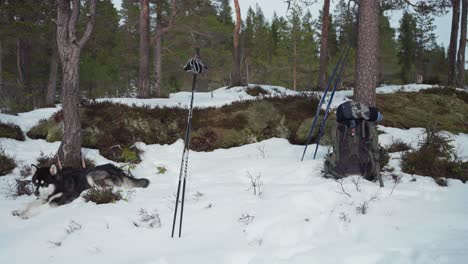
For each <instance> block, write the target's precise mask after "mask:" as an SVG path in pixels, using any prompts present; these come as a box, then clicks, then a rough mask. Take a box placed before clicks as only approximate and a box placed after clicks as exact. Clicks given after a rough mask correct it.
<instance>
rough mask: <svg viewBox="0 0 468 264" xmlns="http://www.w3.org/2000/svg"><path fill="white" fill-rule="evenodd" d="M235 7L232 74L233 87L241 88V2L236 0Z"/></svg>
mask: <svg viewBox="0 0 468 264" xmlns="http://www.w3.org/2000/svg"><path fill="white" fill-rule="evenodd" d="M234 7H235V10H236V24H235V26H234V33H233V38H234V71H233V72H232V79H231V86H241V85H242V76H241V49H240V45H239V34H240V28H241V23H242V20H241V13H240V6H239V1H238V0H234Z"/></svg>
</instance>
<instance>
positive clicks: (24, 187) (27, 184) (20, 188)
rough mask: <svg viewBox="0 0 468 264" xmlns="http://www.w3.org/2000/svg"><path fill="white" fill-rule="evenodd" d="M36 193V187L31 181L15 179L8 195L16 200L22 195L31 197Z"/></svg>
mask: <svg viewBox="0 0 468 264" xmlns="http://www.w3.org/2000/svg"><path fill="white" fill-rule="evenodd" d="M33 193H34V185H33V184H32V181H31V180H21V179H15V182H14V183H13V184H10V185H9V193H8V195H9V196H11V197H12V198H16V197H18V196H22V195H31V194H33Z"/></svg>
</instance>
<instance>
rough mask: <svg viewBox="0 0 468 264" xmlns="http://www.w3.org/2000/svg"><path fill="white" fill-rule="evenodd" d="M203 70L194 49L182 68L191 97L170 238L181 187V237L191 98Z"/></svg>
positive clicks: (191, 113) (190, 126) (191, 111)
mask: <svg viewBox="0 0 468 264" xmlns="http://www.w3.org/2000/svg"><path fill="white" fill-rule="evenodd" d="M204 69H207V67H206V66H205V64H203V62H201V60H200V49H199V48H196V49H195V55H194V57H193V58H192V59H190V60H189V61H188V62H187V64H186V65H185V66H184V70H185V71H186V72H191V73H192V74H193V80H192V97H191V99H190V107H189V112H188V115H187V129H186V130H185V141H184V151H183V152H182V160H181V164H180V172H179V183H178V185H177V195H176V202H175V210H174V219H173V221H172V233H171V237H174V232H175V226H176V219H177V212H178V207H179V198H180V192H181V187H182V199H181V202H180V219H179V237H181V235H182V220H183V216H184V202H185V185H186V183H187V172H188V161H189V152H190V134H191V131H192V116H193V98H194V95H195V84H196V82H197V75H198V74H200V73H202V72H203V70H204Z"/></svg>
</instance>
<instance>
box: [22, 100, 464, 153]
mask: <svg viewBox="0 0 468 264" xmlns="http://www.w3.org/2000/svg"><path fill="white" fill-rule="evenodd" d="M460 97H461V95H458V94H456V95H455V96H454V95H453V94H446V92H445V91H444V92H443V93H442V92H440V91H436V92H433V93H396V94H386V95H378V96H377V105H378V107H379V108H380V109H381V111H382V112H383V113H384V121H383V122H382V124H383V125H385V126H392V127H399V128H410V127H426V126H427V124H429V123H438V124H439V127H440V128H441V129H443V130H447V131H450V132H453V133H458V132H463V133H468V123H467V116H468V105H467V104H466V102H465V101H463V100H462V99H460ZM317 103H318V100H317V99H316V98H312V97H308V96H305V95H298V96H282V97H273V98H263V99H261V100H255V101H240V102H235V103H232V104H230V105H227V106H224V107H221V108H215V107H212V108H204V109H194V113H193V123H192V134H191V142H192V143H191V148H192V149H193V150H196V151H211V150H214V149H217V148H229V147H235V146H240V145H244V144H248V143H253V142H257V141H261V140H264V139H268V138H272V137H280V138H286V139H288V140H289V142H291V143H292V144H304V143H305V142H306V138H307V134H308V132H309V128H310V125H311V123H312V117H313V116H314V114H315V109H316V108H317ZM80 113H81V123H82V127H83V145H84V147H89V148H97V149H99V150H100V152H101V154H102V155H103V156H105V157H106V158H109V159H112V160H116V161H121V160H126V158H125V157H124V150H126V149H133V148H132V146H133V144H134V143H135V142H138V141H142V142H145V143H146V144H172V143H174V142H175V141H176V140H178V139H180V138H184V136H185V135H184V133H185V128H186V126H187V124H186V122H187V120H186V118H187V110H186V109H180V108H169V107H162V108H149V107H132V106H127V105H123V104H113V103H109V102H102V103H91V104H89V105H86V106H85V107H82V108H81V109H80ZM321 116H323V113H322V114H321V115H320V118H319V119H318V121H317V124H316V129H315V131H314V133H313V137H312V141H311V142H315V141H316V137H317V133H318V128H319V127H320V123H321V120H322V119H321V118H322V117H321ZM62 120H63V114H62V112H58V113H56V114H54V116H53V117H52V118H50V119H49V120H41V121H40V122H39V124H38V125H36V126H35V127H33V128H32V129H31V130H30V131H29V132H28V136H29V137H31V138H43V139H47V140H48V141H55V140H60V139H61V137H62V134H63V121H62ZM335 120H336V118H335V115H334V114H333V113H331V114H330V116H329V118H328V121H327V123H326V126H325V131H324V133H323V136H322V140H321V144H326V145H329V144H331V143H332V141H331V131H332V128H333V126H334V123H335V122H336V121H335Z"/></svg>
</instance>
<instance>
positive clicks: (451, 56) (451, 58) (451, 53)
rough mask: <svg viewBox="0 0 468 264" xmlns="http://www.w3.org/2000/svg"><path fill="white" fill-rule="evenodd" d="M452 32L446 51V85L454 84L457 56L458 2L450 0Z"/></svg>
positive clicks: (458, 0) (457, 0)
mask: <svg viewBox="0 0 468 264" xmlns="http://www.w3.org/2000/svg"><path fill="white" fill-rule="evenodd" d="M452 11H453V14H452V30H451V33H450V44H449V49H448V73H447V83H448V85H454V84H455V76H456V75H455V63H456V54H457V39H458V23H459V20H460V0H452Z"/></svg>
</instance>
